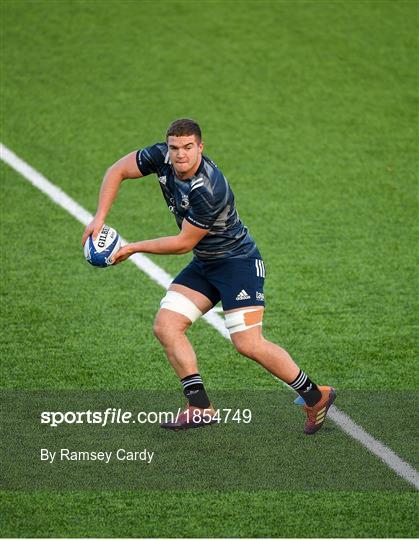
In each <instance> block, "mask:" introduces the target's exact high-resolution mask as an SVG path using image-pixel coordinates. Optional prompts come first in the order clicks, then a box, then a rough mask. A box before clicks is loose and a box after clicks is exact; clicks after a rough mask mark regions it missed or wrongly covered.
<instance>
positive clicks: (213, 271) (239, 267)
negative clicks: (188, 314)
mask: <svg viewBox="0 0 419 540" xmlns="http://www.w3.org/2000/svg"><path fill="white" fill-rule="evenodd" d="M264 282H265V265H264V263H263V260H262V258H261V256H260V254H259V253H258V252H256V253H255V254H254V256H252V257H232V258H227V259H219V260H216V261H215V260H212V261H202V260H200V259H197V258H194V259H193V260H192V261H191V262H190V263H189V264H188V266H187V267H186V268H184V269H183V270H182V271H181V272H180V274H178V275H177V276H176V277H175V279H174V280H173V283H177V284H178V285H184V286H185V287H189V288H190V289H193V290H194V291H198V292H200V293H202V294H203V295H205V296H206V297H207V298H209V299H210V300H211V302H212V303H213V304H214V305H215V304H218V302H219V301H220V300H221V302H222V305H223V309H224V311H228V310H230V309H236V308H240V307H246V306H264V305H265V296H264V293H263V284H264Z"/></svg>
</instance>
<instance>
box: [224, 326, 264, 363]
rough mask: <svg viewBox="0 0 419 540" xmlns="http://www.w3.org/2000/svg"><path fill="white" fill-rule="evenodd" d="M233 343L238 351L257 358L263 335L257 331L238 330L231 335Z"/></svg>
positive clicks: (253, 358)
mask: <svg viewBox="0 0 419 540" xmlns="http://www.w3.org/2000/svg"><path fill="white" fill-rule="evenodd" d="M231 338H232V342H233V345H234V346H235V348H236V350H237V352H238V353H240V354H241V355H243V356H246V357H247V358H250V359H251V360H257V359H258V357H259V351H260V347H261V345H262V341H263V337H262V336H261V335H260V333H259V332H258V333H256V332H251V331H247V332H237V333H236V334H233V335H232V336H231Z"/></svg>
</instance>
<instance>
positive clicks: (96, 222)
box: [81, 218, 104, 246]
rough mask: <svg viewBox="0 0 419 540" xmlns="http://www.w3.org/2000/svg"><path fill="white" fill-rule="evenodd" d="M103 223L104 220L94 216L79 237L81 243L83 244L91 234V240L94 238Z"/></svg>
mask: <svg viewBox="0 0 419 540" xmlns="http://www.w3.org/2000/svg"><path fill="white" fill-rule="evenodd" d="M103 224H104V221H103V220H101V219H98V218H94V219H93V220H92V221H91V222H90V223H89V225H88V226H87V227H86V228H85V229H84V233H83V237H82V239H81V243H82V245H83V246H84V244H85V243H86V240H87V239H88V238H89V236H90V235H92V236H93V240H94V239H95V238H96V236H97V235H98V234H99V232H100V230H101V229H102V227H103Z"/></svg>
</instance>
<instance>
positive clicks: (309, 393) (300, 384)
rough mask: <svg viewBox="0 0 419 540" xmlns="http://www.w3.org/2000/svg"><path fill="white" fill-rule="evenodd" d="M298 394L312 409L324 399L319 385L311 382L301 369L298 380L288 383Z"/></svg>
mask: <svg viewBox="0 0 419 540" xmlns="http://www.w3.org/2000/svg"><path fill="white" fill-rule="evenodd" d="M288 384H289V385H290V386H291V388H293V389H294V390H295V391H296V392H298V394H299V395H300V396H301V397H302V398H303V399H304V401H305V402H306V403H307V405H308V406H309V407H312V406H313V405H315V404H316V403H318V402H319V401H320V399H321V397H322V394H321V392H320V390H319V389H318V386H317V384H315V383H314V382H313V381H311V380H310V379H309V378H308V377H307V375H306V374H305V373H304V371H302V370H301V369H300V373H299V374H298V375H297V378H296V379H295V380H294V381H293V382H291V383H288Z"/></svg>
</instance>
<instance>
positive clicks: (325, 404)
mask: <svg viewBox="0 0 419 540" xmlns="http://www.w3.org/2000/svg"><path fill="white" fill-rule="evenodd" d="M318 388H319V390H320V392H321V394H322V397H321V398H320V401H319V402H318V403H316V404H315V405H313V406H312V407H309V406H308V405H304V410H305V411H306V413H307V420H306V424H305V426H304V433H305V434H306V435H313V434H314V433H316V431H319V429H320V428H321V427H322V425H323V424H324V421H325V419H326V415H327V411H328V410H329V408H330V406H331V405H332V403H333V402H334V401H335V398H336V390H335V389H334V388H332V387H331V386H319V387H318Z"/></svg>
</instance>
